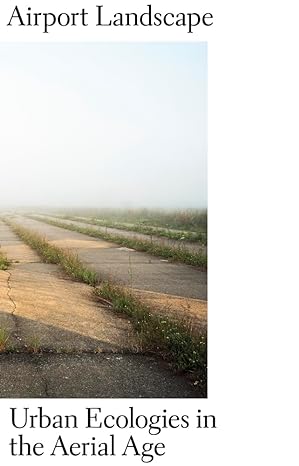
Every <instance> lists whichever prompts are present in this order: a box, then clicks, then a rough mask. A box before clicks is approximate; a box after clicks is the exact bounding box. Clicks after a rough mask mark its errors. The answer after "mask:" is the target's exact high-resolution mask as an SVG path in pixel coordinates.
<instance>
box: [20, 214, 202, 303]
mask: <svg viewBox="0 0 299 466" xmlns="http://www.w3.org/2000/svg"><path fill="white" fill-rule="evenodd" d="M14 221H16V222H17V223H19V224H20V225H23V226H24V227H26V228H29V229H32V230H34V231H36V232H38V233H39V234H41V235H42V236H45V237H46V238H47V239H48V240H49V241H50V242H52V243H53V244H55V245H57V246H63V247H65V248H69V249H71V250H72V251H74V252H76V253H77V254H78V256H79V258H80V259H81V260H82V262H84V263H85V264H87V265H88V266H89V267H91V268H92V269H94V270H95V271H96V272H97V273H98V274H99V276H100V277H102V278H104V279H105V278H106V279H107V278H108V279H111V280H114V281H116V282H118V283H122V284H123V285H125V286H129V287H131V288H135V289H139V290H145V291H153V292H156V293H161V294H169V295H176V296H181V297H185V298H193V299H199V300H203V301H206V300H207V273H206V272H205V271H202V270H200V269H199V268H197V267H192V266H188V265H185V264H178V263H171V262H164V261H162V260H161V259H160V258H158V257H156V256H151V255H150V254H146V253H142V252H138V251H127V250H123V249H120V248H119V247H118V245H116V244H112V243H107V242H106V241H103V240H100V239H95V238H92V237H89V236H87V235H83V234H82V233H78V232H75V231H70V230H66V229H63V228H60V227H56V226H53V225H49V224H46V223H42V222H41V221H37V220H33V219H30V218H26V217H16V218H15V219H14ZM74 245H76V246H74Z"/></svg>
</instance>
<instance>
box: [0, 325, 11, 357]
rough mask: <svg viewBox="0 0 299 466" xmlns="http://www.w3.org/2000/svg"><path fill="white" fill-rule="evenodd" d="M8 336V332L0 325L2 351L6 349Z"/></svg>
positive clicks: (0, 349)
mask: <svg viewBox="0 0 299 466" xmlns="http://www.w3.org/2000/svg"><path fill="white" fill-rule="evenodd" d="M9 337H10V334H9V332H8V331H7V330H6V328H3V327H0V352H3V351H5V350H6V349H7V343H8V340H9Z"/></svg>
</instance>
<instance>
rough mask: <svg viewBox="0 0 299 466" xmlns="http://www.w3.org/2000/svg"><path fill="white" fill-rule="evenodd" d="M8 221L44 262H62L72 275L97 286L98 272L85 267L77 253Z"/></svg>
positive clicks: (67, 271) (65, 269) (66, 270)
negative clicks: (55, 244) (59, 246)
mask: <svg viewBox="0 0 299 466" xmlns="http://www.w3.org/2000/svg"><path fill="white" fill-rule="evenodd" d="M7 223H8V225H9V226H10V227H11V228H12V230H13V231H14V232H15V233H16V234H17V235H18V236H19V237H20V238H21V239H22V240H23V241H24V242H25V243H26V244H28V245H29V246H31V247H32V248H33V249H35V251H36V252H37V253H38V254H39V256H40V257H41V258H42V260H43V261H44V262H46V263H49V264H60V265H61V266H62V268H63V269H64V271H65V272H66V273H67V274H68V275H69V276H70V277H72V278H74V279H76V280H80V281H82V282H84V283H87V284H88V285H92V286H95V285H96V284H97V281H98V279H97V274H96V273H95V272H94V271H92V270H89V269H88V268H87V267H85V266H84V265H83V264H82V262H81V261H80V259H79V258H78V256H77V255H75V254H73V253H72V252H70V251H66V250H64V249H61V248H58V247H57V246H54V245H53V244H50V243H49V242H48V241H47V240H46V239H45V238H43V237H42V236H40V235H39V234H38V233H35V232H33V231H31V230H28V229H27V228H24V227H22V226H20V225H16V224H15V223H12V222H9V221H7Z"/></svg>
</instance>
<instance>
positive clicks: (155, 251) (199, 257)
mask: <svg viewBox="0 0 299 466" xmlns="http://www.w3.org/2000/svg"><path fill="white" fill-rule="evenodd" d="M29 217H31V218H33V219H35V220H36V219H38V220H40V221H42V222H44V223H48V224H49V225H53V226H57V227H60V228H65V229H67V230H71V231H76V232H78V233H83V234H85V235H88V236H92V237H94V238H101V239H104V240H106V241H111V242H112V243H116V244H119V245H122V246H125V247H127V248H132V249H136V250H137V251H142V252H147V253H149V254H152V255H154V256H159V257H163V258H165V259H170V260H172V261H174V262H180V263H184V264H188V265H193V266H197V267H201V268H203V269H206V268H207V255H206V254H205V253H203V252H201V251H199V252H191V251H188V250H187V249H185V248H184V247H183V246H182V247H171V246H166V245H161V244H157V243H152V242H151V241H150V240H149V241H146V240H141V239H137V238H126V237H124V236H120V235H115V234H111V233H106V232H103V231H100V230H94V229H93V228H89V227H82V226H79V225H74V224H69V223H66V222H62V221H60V220H53V219H50V218H45V217H40V216H38V217H36V216H29Z"/></svg>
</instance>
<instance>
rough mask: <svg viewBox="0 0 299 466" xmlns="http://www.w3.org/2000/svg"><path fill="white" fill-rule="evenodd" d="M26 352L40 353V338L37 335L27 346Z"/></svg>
mask: <svg viewBox="0 0 299 466" xmlns="http://www.w3.org/2000/svg"><path fill="white" fill-rule="evenodd" d="M27 350H28V351H29V353H34V354H36V353H39V352H40V351H41V340H40V337H39V336H37V335H33V336H32V337H31V338H30V339H29V341H28V344H27Z"/></svg>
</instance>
